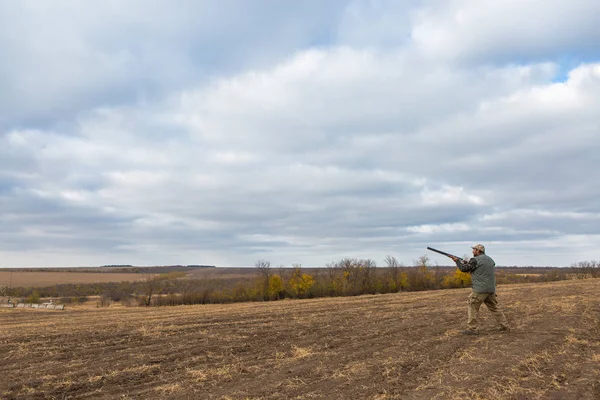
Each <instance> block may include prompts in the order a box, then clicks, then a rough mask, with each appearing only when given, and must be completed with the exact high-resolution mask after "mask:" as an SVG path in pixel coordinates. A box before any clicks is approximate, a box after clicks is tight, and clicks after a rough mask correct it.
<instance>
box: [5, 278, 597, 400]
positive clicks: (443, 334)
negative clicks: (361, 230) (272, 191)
mask: <svg viewBox="0 0 600 400" xmlns="http://www.w3.org/2000/svg"><path fill="white" fill-rule="evenodd" d="M468 293H469V290H467V289H464V290H462V289H460V290H444V291H432V292H421V293H400V294H392V295H377V296H361V297H353V298H334V299H318V300H300V301H279V302H270V303H245V304H232V305H205V306H179V307H168V308H151V309H145V308H117V307H114V308H107V309H84V308H81V309H77V308H71V309H67V310H66V311H50V310H31V309H18V310H17V309H0V396H1V397H2V398H5V399H53V398H54V399H75V398H77V399H92V398H93V399H118V398H121V399H128V398H131V399H133V398H136V399H137V398H144V399H162V398H164V399H166V398H169V399H381V400H382V399H467V398H468V399H567V400H568V399H573V400H576V399H577V400H580V399H590V400H591V399H600V304H599V297H598V293H600V279H596V280H585V281H565V282H557V283H551V284H528V285H509V286H500V287H499V288H498V300H499V303H500V306H501V307H503V309H504V310H505V312H506V315H507V317H508V319H509V322H510V323H511V325H512V327H513V330H512V331H511V332H509V333H501V332H498V331H497V330H496V326H495V323H494V321H493V319H492V318H491V315H490V313H489V312H488V311H487V310H486V309H485V308H482V311H481V331H480V333H479V335H477V336H464V335H461V334H460V332H461V330H462V329H463V328H464V327H465V323H466V304H467V296H468Z"/></svg>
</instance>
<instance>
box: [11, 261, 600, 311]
mask: <svg viewBox="0 0 600 400" xmlns="http://www.w3.org/2000/svg"><path fill="white" fill-rule="evenodd" d="M384 264H385V265H384V266H383V267H377V266H376V263H375V261H373V260H371V259H357V258H343V259H341V260H339V261H336V262H332V263H329V264H327V265H326V267H325V268H317V269H313V268H302V266H301V265H300V264H293V265H292V267H291V268H284V267H282V266H279V267H274V266H272V265H271V263H270V262H269V261H267V260H258V261H256V262H255V264H254V269H255V272H256V273H255V274H254V276H249V277H248V278H241V277H238V278H235V279H219V278H212V279H190V278H188V277H187V275H186V274H185V273H184V272H169V273H159V274H145V276H144V279H142V280H140V281H136V282H120V283H92V284H62V285H54V286H51V287H46V288H24V287H21V288H11V289H10V290H7V289H6V288H5V290H4V292H5V294H6V295H8V296H12V297H16V298H21V300H22V301H25V302H32V303H33V302H40V301H41V299H42V298H49V297H50V298H55V299H58V300H59V302H61V303H63V304H72V303H79V302H83V301H87V300H88V298H89V297H90V296H99V300H98V306H108V305H110V304H111V303H114V302H120V303H122V304H123V305H127V306H166V305H179V304H208V303H230V302H244V301H275V300H282V299H301V298H316V297H334V296H357V295H362V294H379V293H381V294H383V293H396V292H401V291H422V290H436V289H450V288H465V287H470V286H471V276H470V275H469V274H466V273H463V272H461V271H459V270H458V269H452V268H446V267H436V266H432V265H431V263H430V261H429V258H428V257H427V256H422V257H420V258H419V259H418V260H416V261H414V262H413V265H411V266H405V265H403V264H402V263H400V262H398V260H397V259H396V258H395V257H392V256H387V257H386V258H385V260H384ZM598 277H600V263H598V262H596V261H583V262H579V263H575V264H573V265H572V266H571V267H570V268H560V269H552V270H548V271H546V272H544V273H542V274H539V275H535V274H518V273H504V272H503V271H502V270H501V269H499V271H498V274H497V283H499V284H508V283H525V282H548V281H557V280H565V279H582V278H598Z"/></svg>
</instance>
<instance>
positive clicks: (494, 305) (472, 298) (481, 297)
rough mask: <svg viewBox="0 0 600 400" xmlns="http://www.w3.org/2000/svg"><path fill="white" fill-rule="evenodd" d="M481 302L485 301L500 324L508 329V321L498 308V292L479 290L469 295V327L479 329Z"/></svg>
mask: <svg viewBox="0 0 600 400" xmlns="http://www.w3.org/2000/svg"><path fill="white" fill-rule="evenodd" d="M481 303H484V304H485V305H486V306H487V308H488V309H489V310H490V312H491V313H492V315H493V316H494V318H496V322H498V324H500V326H502V327H503V328H507V329H508V321H507V320H506V317H505V316H504V313H503V312H502V310H500V308H498V301H497V300H496V293H478V292H472V293H471V294H470V295H469V320H468V322H467V324H468V327H469V329H472V330H475V329H477V318H478V317H479V307H480V306H481Z"/></svg>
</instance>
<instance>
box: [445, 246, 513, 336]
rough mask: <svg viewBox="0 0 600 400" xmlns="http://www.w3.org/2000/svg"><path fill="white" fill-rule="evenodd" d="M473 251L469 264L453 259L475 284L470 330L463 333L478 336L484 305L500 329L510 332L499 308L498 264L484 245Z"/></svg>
mask: <svg viewBox="0 0 600 400" xmlns="http://www.w3.org/2000/svg"><path fill="white" fill-rule="evenodd" d="M472 249H473V258H471V259H470V260H469V261H468V262H467V261H464V260H460V259H459V258H458V257H451V258H452V259H453V260H454V262H455V263H456V266H457V267H458V269H460V270H461V271H462V272H468V273H470V274H471V281H472V282H473V292H472V293H471V294H470V295H469V311H468V317H469V319H468V322H467V326H468V328H467V330H466V331H464V332H463V333H464V334H467V335H473V334H477V317H478V315H479V307H480V306H481V304H482V303H484V304H485V305H486V306H487V308H488V309H489V310H490V312H491V313H492V315H493V316H494V318H496V321H497V322H498V324H500V329H501V330H502V331H508V330H509V327H508V321H507V320H506V317H505V316H504V313H503V312H502V310H500V308H498V302H497V301H496V275H495V267H496V263H495V262H494V260H492V258H491V257H489V256H488V255H486V254H485V247H484V246H483V245H481V244H477V245H475V246H473V247H472Z"/></svg>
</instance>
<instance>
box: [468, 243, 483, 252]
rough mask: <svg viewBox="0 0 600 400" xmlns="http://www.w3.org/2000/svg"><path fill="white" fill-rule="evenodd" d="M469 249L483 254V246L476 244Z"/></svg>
mask: <svg viewBox="0 0 600 400" xmlns="http://www.w3.org/2000/svg"><path fill="white" fill-rule="evenodd" d="M471 248H472V249H475V250H479V251H480V252H482V253H485V246H484V245H482V244H476V245H475V246H473V247H471Z"/></svg>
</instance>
